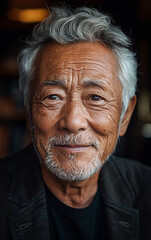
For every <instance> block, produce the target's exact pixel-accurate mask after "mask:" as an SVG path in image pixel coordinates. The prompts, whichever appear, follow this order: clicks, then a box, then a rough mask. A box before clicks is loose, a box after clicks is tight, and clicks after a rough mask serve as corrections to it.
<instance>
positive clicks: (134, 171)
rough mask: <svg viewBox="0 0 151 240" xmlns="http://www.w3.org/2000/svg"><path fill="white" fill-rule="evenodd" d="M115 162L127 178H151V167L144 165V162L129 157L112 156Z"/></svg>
mask: <svg viewBox="0 0 151 240" xmlns="http://www.w3.org/2000/svg"><path fill="white" fill-rule="evenodd" d="M111 161H113V164H114V165H116V168H117V169H118V170H119V172H121V173H122V174H123V175H125V176H126V177H127V178H130V179H131V178H132V179H134V178H137V180H139V179H140V180H143V179H146V178H148V177H149V178H151V167H148V166H146V165H143V164H142V163H140V162H138V161H135V160H132V159H127V158H119V157H115V156H114V157H112V160H111Z"/></svg>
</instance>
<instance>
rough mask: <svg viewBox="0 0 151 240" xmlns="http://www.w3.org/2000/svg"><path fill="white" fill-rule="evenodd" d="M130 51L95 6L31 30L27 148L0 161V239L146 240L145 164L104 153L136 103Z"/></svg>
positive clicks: (25, 70) (25, 57)
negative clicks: (29, 137) (30, 135)
mask: <svg viewBox="0 0 151 240" xmlns="http://www.w3.org/2000/svg"><path fill="white" fill-rule="evenodd" d="M129 47H130V40H129V39H128V37H127V36H125V34H124V33H123V32H122V31H121V30H120V29H119V28H117V27H115V26H113V25H112V24H111V21H110V18H109V17H108V16H106V15H103V14H102V13H100V12H98V11H97V10H96V9H89V8H78V9H76V10H73V11H71V10H69V9H66V8H54V9H51V14H50V16H49V17H48V18H47V19H46V20H44V21H43V22H42V23H40V24H39V26H37V27H36V28H35V29H34V31H33V35H32V38H31V40H30V41H28V42H27V46H26V48H24V49H23V50H22V51H21V53H20V55H19V58H18V64H19V72H20V89H21V91H22V93H23V96H24V101H25V106H26V109H27V114H28V120H27V122H28V128H29V130H30V131H31V134H32V139H33V145H30V146H29V147H27V148H26V149H24V150H22V151H21V152H20V153H18V154H16V155H15V156H12V157H7V158H6V159H3V160H1V173H0V192H1V197H0V201H1V205H0V213H1V214H0V239H2V240H7V239H8V240H9V239H13V240H25V239H26V240H27V239H28V240H48V239H53V240H62V239H65V240H69V239H70V240H75V239H82V240H97V239H102V240H105V239H108V240H130V239H131V240H134V239H135V240H139V239H141V240H143V239H144V240H150V239H151V207H150V205H151V189H150V183H151V170H150V169H149V168H147V167H145V166H141V165H140V164H138V163H136V162H134V161H130V160H126V159H124V160H123V159H118V158H116V157H113V156H111V155H112V153H113V151H114V149H115V147H116V143H117V140H118V138H119V137H120V136H123V135H124V133H125V132H126V129H127V127H128V124H129V121H130V118H131V115H132V112H133V110H134V107H135V103H136V96H135V88H136V61H135V56H134V54H133V53H132V52H131V51H130V50H129ZM104 163H105V164H104Z"/></svg>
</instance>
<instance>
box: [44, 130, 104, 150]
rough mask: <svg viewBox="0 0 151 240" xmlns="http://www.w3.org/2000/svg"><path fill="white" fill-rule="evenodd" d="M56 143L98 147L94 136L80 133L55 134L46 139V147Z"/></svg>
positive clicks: (51, 146) (56, 144) (53, 145)
mask: <svg viewBox="0 0 151 240" xmlns="http://www.w3.org/2000/svg"><path fill="white" fill-rule="evenodd" d="M58 145H87V146H92V147H95V148H96V149H97V150H98V149H99V141H98V139H97V138H94V137H87V138H86V137H83V136H82V135H76V136H75V135H72V134H70V135H69V134H65V135H62V136H59V135H55V136H53V137H51V138H49V140H48V148H53V147H55V146H58Z"/></svg>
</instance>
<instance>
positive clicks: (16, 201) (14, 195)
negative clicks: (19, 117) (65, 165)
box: [8, 148, 50, 240]
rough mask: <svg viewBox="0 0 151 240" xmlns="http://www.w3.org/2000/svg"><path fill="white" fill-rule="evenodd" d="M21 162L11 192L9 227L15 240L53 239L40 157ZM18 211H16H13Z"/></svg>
mask: <svg viewBox="0 0 151 240" xmlns="http://www.w3.org/2000/svg"><path fill="white" fill-rule="evenodd" d="M28 152H29V155H28V154H27V155H26V154H25V156H23V158H22V159H19V161H18V165H17V167H16V170H15V173H14V176H13V179H12V182H11V185H10V189H9V193H8V200H9V202H10V206H12V204H13V205H14V207H13V208H11V207H10V209H13V212H10V216H9V219H8V221H9V227H10V231H11V235H12V239H13V240H27V239H28V240H37V239H38V240H44V239H45V240H50V236H49V224H48V214H47V205H46V197H45V187H44V183H43V179H42V176H41V170H40V166H39V162H38V159H37V156H36V155H35V153H34V151H33V149H32V148H31V149H30V151H28ZM14 209H15V210H14Z"/></svg>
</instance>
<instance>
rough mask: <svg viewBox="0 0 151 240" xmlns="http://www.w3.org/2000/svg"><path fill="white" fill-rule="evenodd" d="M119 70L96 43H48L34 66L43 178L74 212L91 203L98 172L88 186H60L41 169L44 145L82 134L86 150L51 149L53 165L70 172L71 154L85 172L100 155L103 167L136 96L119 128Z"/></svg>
mask: <svg viewBox="0 0 151 240" xmlns="http://www.w3.org/2000/svg"><path fill="white" fill-rule="evenodd" d="M117 70H118V64H117V61H116V59H115V57H114V55H113V54H112V52H111V51H110V50H109V49H108V48H107V47H105V46H104V45H102V44H100V43H97V42H96V43H77V44H70V45H59V44H57V43H51V44H50V43H49V44H47V45H45V46H44V47H43V48H42V49H41V51H40V52H39V53H38V56H37V59H36V62H35V77H34V80H33V81H32V82H31V86H30V89H31V93H30V94H31V118H32V124H33V126H32V129H33V133H34V140H35V144H36V148H37V150H38V152H39V153H40V155H41V158H42V164H41V169H42V175H43V178H44V181H45V183H46V185H47V186H48V188H49V189H50V190H51V191H52V192H53V193H54V194H55V195H56V197H58V198H59V199H60V200H61V201H62V202H64V203H65V204H67V205H69V206H71V207H74V208H83V207H86V206H88V205H89V204H90V203H91V202H92V200H93V198H94V196H95V193H96V191H97V187H98V186H97V184H98V176H99V173H100V171H98V172H96V173H95V174H94V175H92V176H91V177H90V178H88V179H86V180H84V181H80V182H68V181H62V180H60V179H59V178H57V177H56V176H54V175H53V174H51V173H50V172H49V171H48V169H47V168H46V167H45V165H44V164H43V161H44V159H45V158H46V151H45V146H47V144H48V141H49V138H51V137H53V136H55V135H59V136H64V135H65V134H68V135H72V136H78V135H79V136H82V139H83V144H82V145H80V146H74V145H72V146H71V145H69V146H56V147H54V148H53V151H52V152H53V155H54V158H55V161H57V162H58V164H59V165H60V166H61V167H62V166H63V167H65V168H67V169H68V168H69V167H70V161H69V157H68V156H70V154H72V155H73V156H74V155H75V156H76V164H77V165H78V166H79V167H81V168H82V167H83V166H85V165H86V164H87V163H88V161H90V159H91V158H93V157H96V156H98V157H99V159H100V161H101V162H102V163H103V162H105V160H106V159H107V157H108V156H109V155H110V154H111V153H112V152H113V150H114V148H115V145H116V142H117V138H118V136H122V135H124V133H125V131H126V129H127V126H128V123H129V120H130V117H131V114H132V112H133V109H134V106H135V102H136V97H133V98H132V99H131V100H130V103H129V106H128V109H127V112H126V114H125V116H124V118H123V120H122V123H121V125H120V126H119V121H120V115H121V109H122V85H121V83H120V81H119V80H118V78H117ZM58 80H59V83H58ZM60 80H61V81H60ZM50 82H51V83H50ZM52 82H53V84H52ZM56 82H57V84H56ZM88 138H95V139H97V141H98V142H99V148H98V149H96V148H95V147H93V146H88V145H87V144H86V142H87V139H88ZM77 153H78V154H77Z"/></svg>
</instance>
